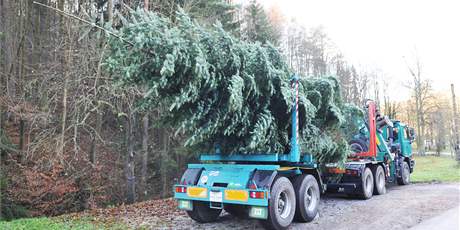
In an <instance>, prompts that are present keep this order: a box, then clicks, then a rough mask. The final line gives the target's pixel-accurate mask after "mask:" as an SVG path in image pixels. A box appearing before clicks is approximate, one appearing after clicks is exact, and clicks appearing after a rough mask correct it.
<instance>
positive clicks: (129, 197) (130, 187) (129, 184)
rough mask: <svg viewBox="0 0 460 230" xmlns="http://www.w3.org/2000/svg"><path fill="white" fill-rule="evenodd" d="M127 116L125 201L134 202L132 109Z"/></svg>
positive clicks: (133, 117) (133, 118)
mask: <svg viewBox="0 0 460 230" xmlns="http://www.w3.org/2000/svg"><path fill="white" fill-rule="evenodd" d="M128 114H129V115H128V118H127V121H126V136H127V137H126V140H127V143H126V144H127V147H128V149H127V150H128V154H127V156H126V163H125V164H126V165H125V168H126V189H127V191H126V201H127V203H128V204H132V203H134V201H135V200H136V181H135V176H134V154H135V153H134V127H135V116H134V115H133V114H132V111H129V112H128Z"/></svg>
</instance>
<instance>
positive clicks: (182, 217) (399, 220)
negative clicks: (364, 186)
mask: <svg viewBox="0 0 460 230" xmlns="http://www.w3.org/2000/svg"><path fill="white" fill-rule="evenodd" d="M459 204H460V183H415V184H411V185H407V186H389V187H388V189H387V194H385V195H381V196H374V197H373V198H372V199H370V200H356V199H350V198H347V197H345V196H341V195H332V194H326V195H324V196H323V197H322V199H321V203H320V210H319V215H318V216H317V217H316V218H315V219H314V220H313V221H312V222H311V223H306V224H304V223H294V224H292V227H291V228H290V229H351V228H353V229H371V228H374V227H377V228H378V229H407V228H410V227H412V226H415V225H417V224H418V223H420V222H422V221H424V220H428V219H430V218H432V217H434V216H438V215H440V214H441V213H443V212H445V211H447V210H449V209H452V208H454V207H458V206H459ZM176 207H177V206H176V202H175V201H174V200H173V199H164V200H153V201H146V202H141V203H136V204H133V205H129V206H119V207H115V208H108V209H97V210H91V211H86V212H83V213H76V214H71V215H67V216H66V218H75V219H80V218H86V219H88V218H91V219H92V220H93V221H96V222H97V221H103V222H112V223H113V222H119V223H120V222H121V223H122V224H123V225H125V226H129V227H130V228H133V229H232V230H236V229H262V225H261V224H260V223H259V221H257V220H251V219H238V218H235V217H233V216H231V215H229V214H227V213H225V212H223V213H222V214H221V216H220V218H219V219H218V221H217V222H215V223H210V224H198V223H196V222H194V221H193V220H191V219H190V218H189V217H188V216H187V214H186V213H185V212H184V211H180V210H177V208H176Z"/></svg>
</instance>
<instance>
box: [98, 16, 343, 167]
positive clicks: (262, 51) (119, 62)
mask: <svg viewBox="0 0 460 230" xmlns="http://www.w3.org/2000/svg"><path fill="white" fill-rule="evenodd" d="M123 21H124V24H123V26H122V27H121V28H120V29H119V31H118V32H117V33H118V35H119V36H121V37H122V38H123V39H125V40H128V41H132V42H133V43H134V45H130V44H127V43H125V42H123V41H122V40H120V39H119V38H115V37H112V38H110V41H109V45H110V54H109V57H108V58H107V60H106V61H105V65H106V67H107V69H108V70H109V71H110V72H111V73H112V74H113V75H114V76H115V79H116V81H117V82H118V83H122V85H137V86H140V87H141V88H143V89H146V90H145V95H144V97H143V99H142V100H141V106H142V107H143V108H147V109H148V108H156V107H161V108H167V110H168V111H165V112H164V113H163V117H162V123H161V124H165V125H170V126H172V127H175V128H176V129H177V133H185V134H187V137H188V138H187V139H186V142H185V145H186V146H194V147H198V149H200V150H201V151H203V152H213V151H214V147H215V145H216V144H218V145H219V146H220V148H221V152H222V153H224V154H232V153H242V154H250V153H287V152H289V149H290V146H289V143H290V141H289V140H290V121H291V120H290V114H291V106H292V101H293V92H292V90H291V86H290V78H291V76H292V72H291V71H290V69H289V68H288V66H287V64H286V63H285V62H284V60H283V57H282V55H281V54H280V53H279V52H278V50H277V49H276V48H275V47H274V46H272V45H271V44H261V43H258V42H256V43H249V42H244V41H241V40H238V39H236V38H235V37H233V36H232V35H231V34H230V33H228V32H226V31H224V30H223V29H222V27H221V26H220V25H216V26H215V27H213V28H212V29H208V28H204V27H202V26H200V25H197V24H196V23H194V22H193V21H192V20H191V19H190V17H188V16H187V15H186V14H185V13H183V12H182V11H179V12H178V13H177V17H176V21H175V22H174V23H173V22H171V21H169V20H168V19H165V18H162V17H160V16H158V15H157V14H155V13H153V12H148V13H145V12H143V11H142V10H140V11H137V12H133V13H132V16H131V18H130V20H123ZM299 90H300V93H299V94H300V101H299V115H300V132H301V150H302V152H309V153H313V154H314V155H315V156H316V157H317V159H318V160H319V161H320V162H335V161H340V160H342V159H344V157H345V156H346V153H347V151H348V147H347V143H346V141H345V140H344V138H343V135H342V132H341V131H340V127H341V126H342V124H343V122H344V120H345V118H344V117H345V116H344V114H343V112H342V108H344V104H343V103H342V100H341V98H340V89H339V84H338V82H337V80H336V79H335V78H332V77H323V78H303V79H302V80H301V82H300V87H299Z"/></svg>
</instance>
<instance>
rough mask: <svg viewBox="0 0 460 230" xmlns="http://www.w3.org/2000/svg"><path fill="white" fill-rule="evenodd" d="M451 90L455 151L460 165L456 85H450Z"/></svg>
mask: <svg viewBox="0 0 460 230" xmlns="http://www.w3.org/2000/svg"><path fill="white" fill-rule="evenodd" d="M450 89H451V90H452V109H453V110H454V111H453V115H454V120H453V126H454V150H455V156H456V158H457V163H459V164H460V137H459V134H458V128H459V125H460V123H459V122H460V121H459V118H458V114H457V101H456V99H455V90H454V84H451V85H450Z"/></svg>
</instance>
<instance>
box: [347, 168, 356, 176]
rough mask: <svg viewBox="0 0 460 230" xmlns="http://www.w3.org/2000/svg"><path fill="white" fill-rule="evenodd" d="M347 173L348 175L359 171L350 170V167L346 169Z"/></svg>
mask: <svg viewBox="0 0 460 230" xmlns="http://www.w3.org/2000/svg"><path fill="white" fill-rule="evenodd" d="M345 173H346V174H348V175H358V171H356V170H350V169H347V170H346V171H345Z"/></svg>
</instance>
